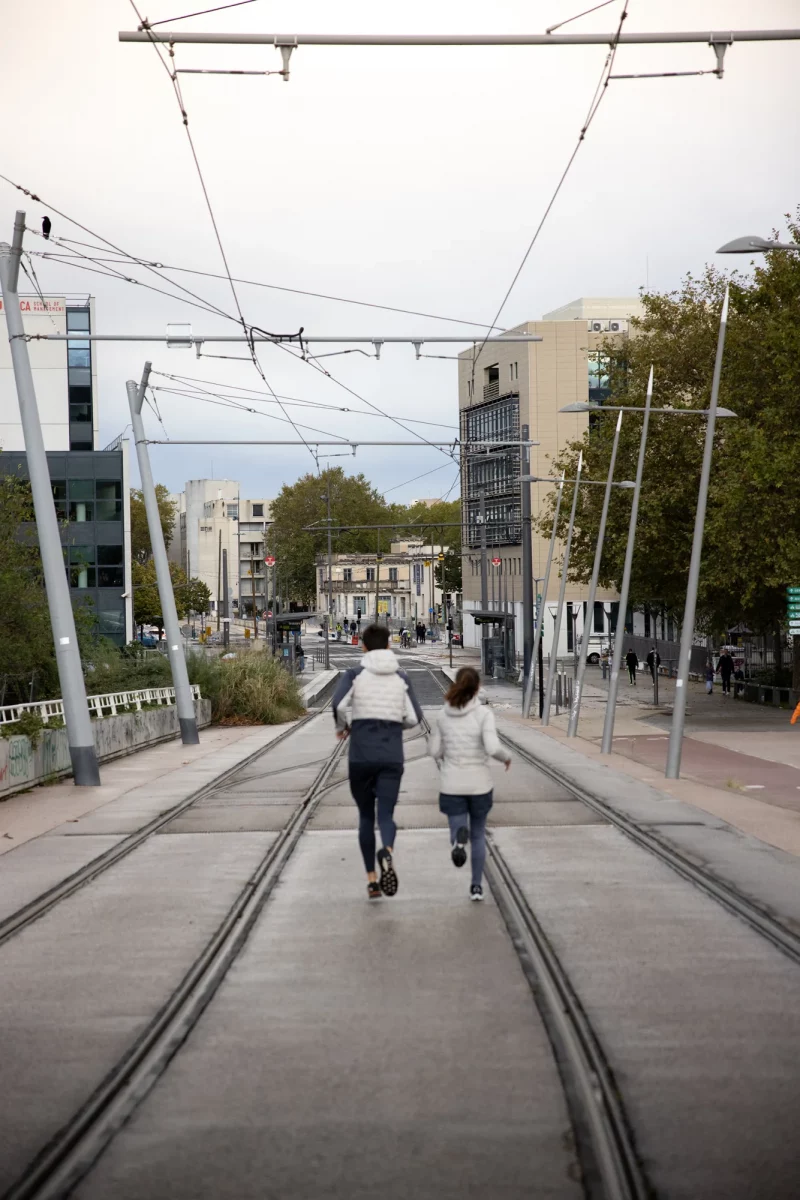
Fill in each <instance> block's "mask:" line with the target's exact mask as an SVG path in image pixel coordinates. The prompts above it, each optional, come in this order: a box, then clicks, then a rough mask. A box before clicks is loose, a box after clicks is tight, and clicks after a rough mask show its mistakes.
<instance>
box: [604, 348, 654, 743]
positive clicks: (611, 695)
mask: <svg viewBox="0 0 800 1200" xmlns="http://www.w3.org/2000/svg"><path fill="white" fill-rule="evenodd" d="M652 402H653V368H652V367H651V368H650V377H649V379H648V380H647V398H646V400H645V404H644V416H643V417H642V436H641V438H640V439H639V458H638V461H637V463H636V485H635V487H634V489H633V504H632V505H631V517H630V521H629V522H628V544H627V546H626V547H625V566H624V567H623V570H622V589H621V591H620V596H619V611H618V613H617V628H616V631H615V633H614V655H613V658H612V660H611V677H610V678H609V681H608V702H607V704H606V715H605V719H604V721H603V741H602V745H601V751H602V753H603V754H610V753H611V747H612V744H613V741H614V720H615V718H616V715H617V712H616V710H617V693H618V691H619V669H620V665H621V663H622V649H623V644H624V641H625V637H624V634H625V613H626V612H627V611H628V596H629V594H630V587H631V568H632V566H633V547H634V544H635V541H636V522H637V520H638V519H639V496H640V495H641V491H642V474H643V472H644V455H645V450H646V449H647V427H648V425H649V424H650V407H651V405H652Z"/></svg>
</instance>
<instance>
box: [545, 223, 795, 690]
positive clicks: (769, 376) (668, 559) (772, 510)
mask: <svg viewBox="0 0 800 1200" xmlns="http://www.w3.org/2000/svg"><path fill="white" fill-rule="evenodd" d="M789 229H790V232H791V234H792V235H793V237H794V238H795V240H800V210H798V216H797V219H795V220H791V219H790V220H789ZM728 279H729V280H730V286H731V294H730V311H729V318H728V332H727V340H726V344H725V357H724V361H723V370H722V378H721V385H720V396H719V403H720V405H721V406H724V407H726V408H730V409H732V410H733V411H734V412H735V413H736V414H737V418H736V419H735V420H733V419H731V420H720V422H719V424H718V426H717V434H716V438H715V444H714V458H713V465H712V478H711V485H710V489H709V499H708V513H707V520H706V531H705V540H704V545H703V559H702V567H701V573H700V588H699V595H698V610H697V623H698V627H699V628H702V629H705V630H707V631H708V632H713V633H719V634H722V633H724V632H725V631H726V630H727V629H729V628H731V627H732V626H734V625H736V624H738V623H739V622H744V623H745V624H746V625H748V626H749V628H751V629H752V630H754V631H755V632H759V633H765V634H766V633H776V632H778V631H779V630H780V627H781V625H782V624H783V623H784V620H785V612H786V598H785V589H786V585H787V584H789V583H793V582H800V539H798V537H797V529H798V526H799V525H800V439H798V438H797V436H796V430H797V428H798V423H799V422H800V320H799V319H798V313H800V254H794V253H791V252H788V253H774V254H769V255H767V256H766V258H765V261H764V262H763V263H761V264H759V265H757V266H756V269H755V272H754V274H753V277H752V278H744V277H742V276H740V275H739V274H738V273H736V272H733V273H732V274H731V275H730V276H727V275H725V274H723V273H721V272H719V271H717V270H715V269H714V268H707V269H706V271H705V273H704V274H703V275H702V276H701V277H700V278H699V279H695V278H693V277H692V276H690V275H689V276H687V277H686V279H685V281H684V283H683V285H682V287H681V288H680V289H679V290H677V291H674V292H670V293H667V294H663V295H659V294H644V295H643V296H642V300H643V303H644V308H645V313H644V316H643V317H642V318H641V319H638V320H636V321H634V322H633V325H634V336H632V337H631V338H630V339H629V340H628V341H627V342H626V344H625V347H624V351H623V353H622V354H620V349H619V346H618V345H615V344H614V343H613V342H609V343H608V344H607V345H606V347H605V348H604V349H605V352H606V353H607V354H608V355H609V356H610V358H611V360H612V362H611V370H610V384H611V389H612V400H611V401H610V403H614V401H616V402H617V403H624V404H630V405H635V406H642V405H643V404H644V394H645V389H646V383H647V375H648V372H649V369H650V364H651V363H652V364H653V367H654V379H655V384H654V404H655V405H657V406H659V407H672V408H678V409H680V408H706V407H707V406H708V401H709V397H710V391H711V378H712V374H713V368H714V356H715V352H716V344H717V334H718V329H719V314H720V308H721V304H722V296H723V293H724V289H725V284H726V282H727V281H728ZM593 421H594V423H593V426H592V427H590V429H589V431H588V432H587V434H586V435H585V436H584V438H583V440H582V441H581V442H577V443H574V444H573V445H571V446H570V447H569V448H568V449H567V450H566V451H565V453H564V454H562V455H561V456H559V458H558V460H557V462H555V463H554V464H553V473H554V474H555V473H556V472H560V470H561V469H562V468H565V469H566V471H567V476H568V477H569V476H571V475H572V473H573V472H574V470H575V466H576V459H577V455H578V451H579V450H583V453H584V472H585V475H586V477H587V478H592V479H602V478H604V477H605V474H606V472H607V467H608V460H609V453H610V447H611V440H612V437H613V424H614V423H613V421H612V420H611V419H610V418H595V419H593ZM640 431H641V421H640V419H639V418H638V417H636V416H633V415H627V414H626V416H625V417H624V419H623V424H622V433H621V438H620V450H619V456H618V459H617V468H616V476H617V478H618V479H623V478H628V479H630V478H633V472H634V471H635V469H636V456H637V452H638V443H639V435H640ZM704 437H705V423H704V421H703V420H702V419H700V418H697V417H690V416H687V417H673V416H671V415H666V414H665V415H661V416H659V415H657V414H656V415H653V416H652V417H651V420H650V433H649V437H648V445H647V455H646V461H645V469H644V478H643V484H642V496H641V503H640V509H639V522H638V528H637V534H636V553H635V556H634V567H633V574H632V578H631V602H632V604H633V605H634V606H635V607H639V606H642V605H644V604H657V605H659V606H662V607H663V608H665V609H666V610H667V611H671V612H672V613H674V614H675V615H676V616H677V617H680V616H681V614H682V612H683V605H684V600H685V595H686V577H687V572H688V567H689V558H690V554H691V543H692V532H693V528H694V517H695V511H696V506H697V492H698V486H699V477H700V465H701V460H702V454H703V441H704ZM601 503H602V492H601V489H599V488H584V489H582V491H581V494H580V499H579V505H578V512H577V515H576V527H575V535H574V541H573V551H572V558H571V562H570V576H571V578H573V579H576V580H581V581H586V580H587V579H588V578H589V574H590V572H591V567H592V559H593V556H594V548H595V542H596V537H597V528H598V524H599V514H600V506H601ZM629 505H630V493H625V492H624V491H617V492H616V494H615V495H614V496H613V497H612V503H611V508H610V512H609V525H608V531H607V534H606V542H605V550H604V556H603V565H602V569H601V580H600V581H601V584H602V585H604V586H607V587H618V586H619V582H620V579H621V575H622V564H623V559H624V554H625V545H626V541H627V532H628V528H627V527H628V514H629V511H630V509H629ZM568 512H569V504H564V505H562V513H561V517H560V525H561V532H562V533H564V532H565V530H566V522H567V517H568ZM551 522H552V506H551V507H550V510H549V512H545V513H544V515H543V517H542V519H541V521H540V523H539V525H540V529H541V531H542V533H544V534H548V535H549V531H550V527H551ZM797 682H799V683H800V680H798V681H797Z"/></svg>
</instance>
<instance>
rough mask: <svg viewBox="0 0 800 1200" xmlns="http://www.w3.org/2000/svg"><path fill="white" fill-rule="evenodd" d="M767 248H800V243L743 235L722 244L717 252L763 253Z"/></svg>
mask: <svg viewBox="0 0 800 1200" xmlns="http://www.w3.org/2000/svg"><path fill="white" fill-rule="evenodd" d="M765 250H800V243H797V242H769V241H767V239H766V238H762V237H741V238H734V239H733V241H732V242H726V243H725V245H724V246H720V248H719V250H718V251H717V254H763V253H764V251H765Z"/></svg>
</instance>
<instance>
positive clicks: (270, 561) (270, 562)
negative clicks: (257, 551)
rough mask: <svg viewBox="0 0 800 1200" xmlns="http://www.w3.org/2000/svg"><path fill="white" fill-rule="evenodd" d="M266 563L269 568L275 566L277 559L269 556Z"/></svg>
mask: <svg viewBox="0 0 800 1200" xmlns="http://www.w3.org/2000/svg"><path fill="white" fill-rule="evenodd" d="M264 562H265V563H266V564H267V566H268V567H274V566H275V559H274V558H273V556H272V555H271V554H268V555H267V557H266V558H265V559H264Z"/></svg>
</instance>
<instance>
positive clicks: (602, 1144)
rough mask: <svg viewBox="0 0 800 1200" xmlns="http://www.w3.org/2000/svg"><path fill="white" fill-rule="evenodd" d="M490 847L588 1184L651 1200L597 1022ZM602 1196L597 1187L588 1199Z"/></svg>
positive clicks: (489, 871) (492, 869)
mask: <svg viewBox="0 0 800 1200" xmlns="http://www.w3.org/2000/svg"><path fill="white" fill-rule="evenodd" d="M487 849H488V856H487V863H486V868H485V876H486V880H487V882H488V884H489V887H490V888H491V891H492V895H493V896H494V898H495V901H496V902H497V906H498V908H499V909H500V912H501V913H502V915H503V919H504V920H505V923H506V926H507V928H508V932H509V935H510V937H511V941H512V942H513V944H514V948H515V950H516V951H517V954H518V956H519V959H520V963H521V965H522V969H523V972H524V974H525V976H526V977H527V979H528V982H529V984H530V986H531V991H532V992H533V995H534V999H535V1001H536V1005H537V1007H538V1009H539V1012H540V1014H541V1017H542V1020H543V1022H544V1025H545V1028H546V1029H547V1031H548V1034H549V1036H550V1039H551V1041H552V1042H553V1043H554V1046H555V1049H556V1051H557V1053H556V1061H557V1064H558V1068H559V1071H560V1073H561V1076H562V1083H563V1085H564V1093H565V1097H566V1100H567V1105H568V1107H569V1108H570V1109H571V1110H572V1113H571V1115H572V1123H573V1127H574V1129H575V1133H576V1141H577V1145H578V1153H579V1155H580V1156H581V1157H582V1158H583V1159H584V1160H585V1161H584V1162H582V1167H583V1172H584V1176H585V1179H584V1182H585V1183H586V1182H587V1181H588V1178H590V1177H591V1176H592V1175H594V1174H596V1175H597V1176H598V1177H599V1184H600V1194H601V1195H602V1196H603V1198H604V1200H648V1198H649V1197H651V1196H652V1189H651V1188H650V1186H649V1185H648V1183H647V1180H646V1178H645V1175H644V1172H643V1170H642V1167H641V1164H640V1162H639V1157H638V1155H637V1153H636V1149H635V1146H634V1141H633V1134H632V1131H631V1129H630V1125H629V1123H628V1120H627V1117H626V1114H625V1111H624V1108H623V1106H622V1101H621V1099H620V1094H619V1089H618V1087H617V1085H616V1083H615V1080H614V1076H613V1073H612V1071H611V1068H610V1067H609V1065H608V1063H607V1061H606V1058H605V1055H604V1054H603V1051H602V1048H601V1046H600V1043H599V1041H598V1039H597V1037H596V1035H595V1033H594V1030H593V1029H592V1025H591V1022H590V1020H589V1018H588V1017H587V1015H586V1013H585V1012H584V1009H583V1006H582V1005H581V1002H580V1000H579V998H578V996H577V994H576V992H575V990H574V989H573V987H572V985H571V983H570V981H569V977H568V975H567V973H566V971H565V970H564V967H563V966H562V964H561V962H560V960H559V958H558V956H557V955H556V953H555V951H554V950H553V948H552V946H551V945H550V943H549V941H548V940H547V936H546V935H545V933H544V930H543V929H542V927H541V925H540V924H539V922H538V921H537V919H536V917H535V916H534V913H533V911H532V909H531V907H530V905H529V903H528V901H527V899H526V897H525V894H524V892H523V891H522V888H521V887H520V886H519V884H518V883H517V881H516V879H515V878H514V874H513V872H512V871H511V868H510V867H509V865H508V863H507V862H506V860H505V858H504V856H503V854H502V852H501V851H500V850H499V848H498V847H497V846H496V845H495V843H494V841H493V840H492V838H491V836H490V837H489V838H488V839H487ZM559 1052H560V1053H559ZM584 1133H585V1135H586V1136H583V1135H584ZM595 1190H596V1189H593V1188H591V1187H589V1189H588V1194H589V1195H592V1194H594V1191H595Z"/></svg>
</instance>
